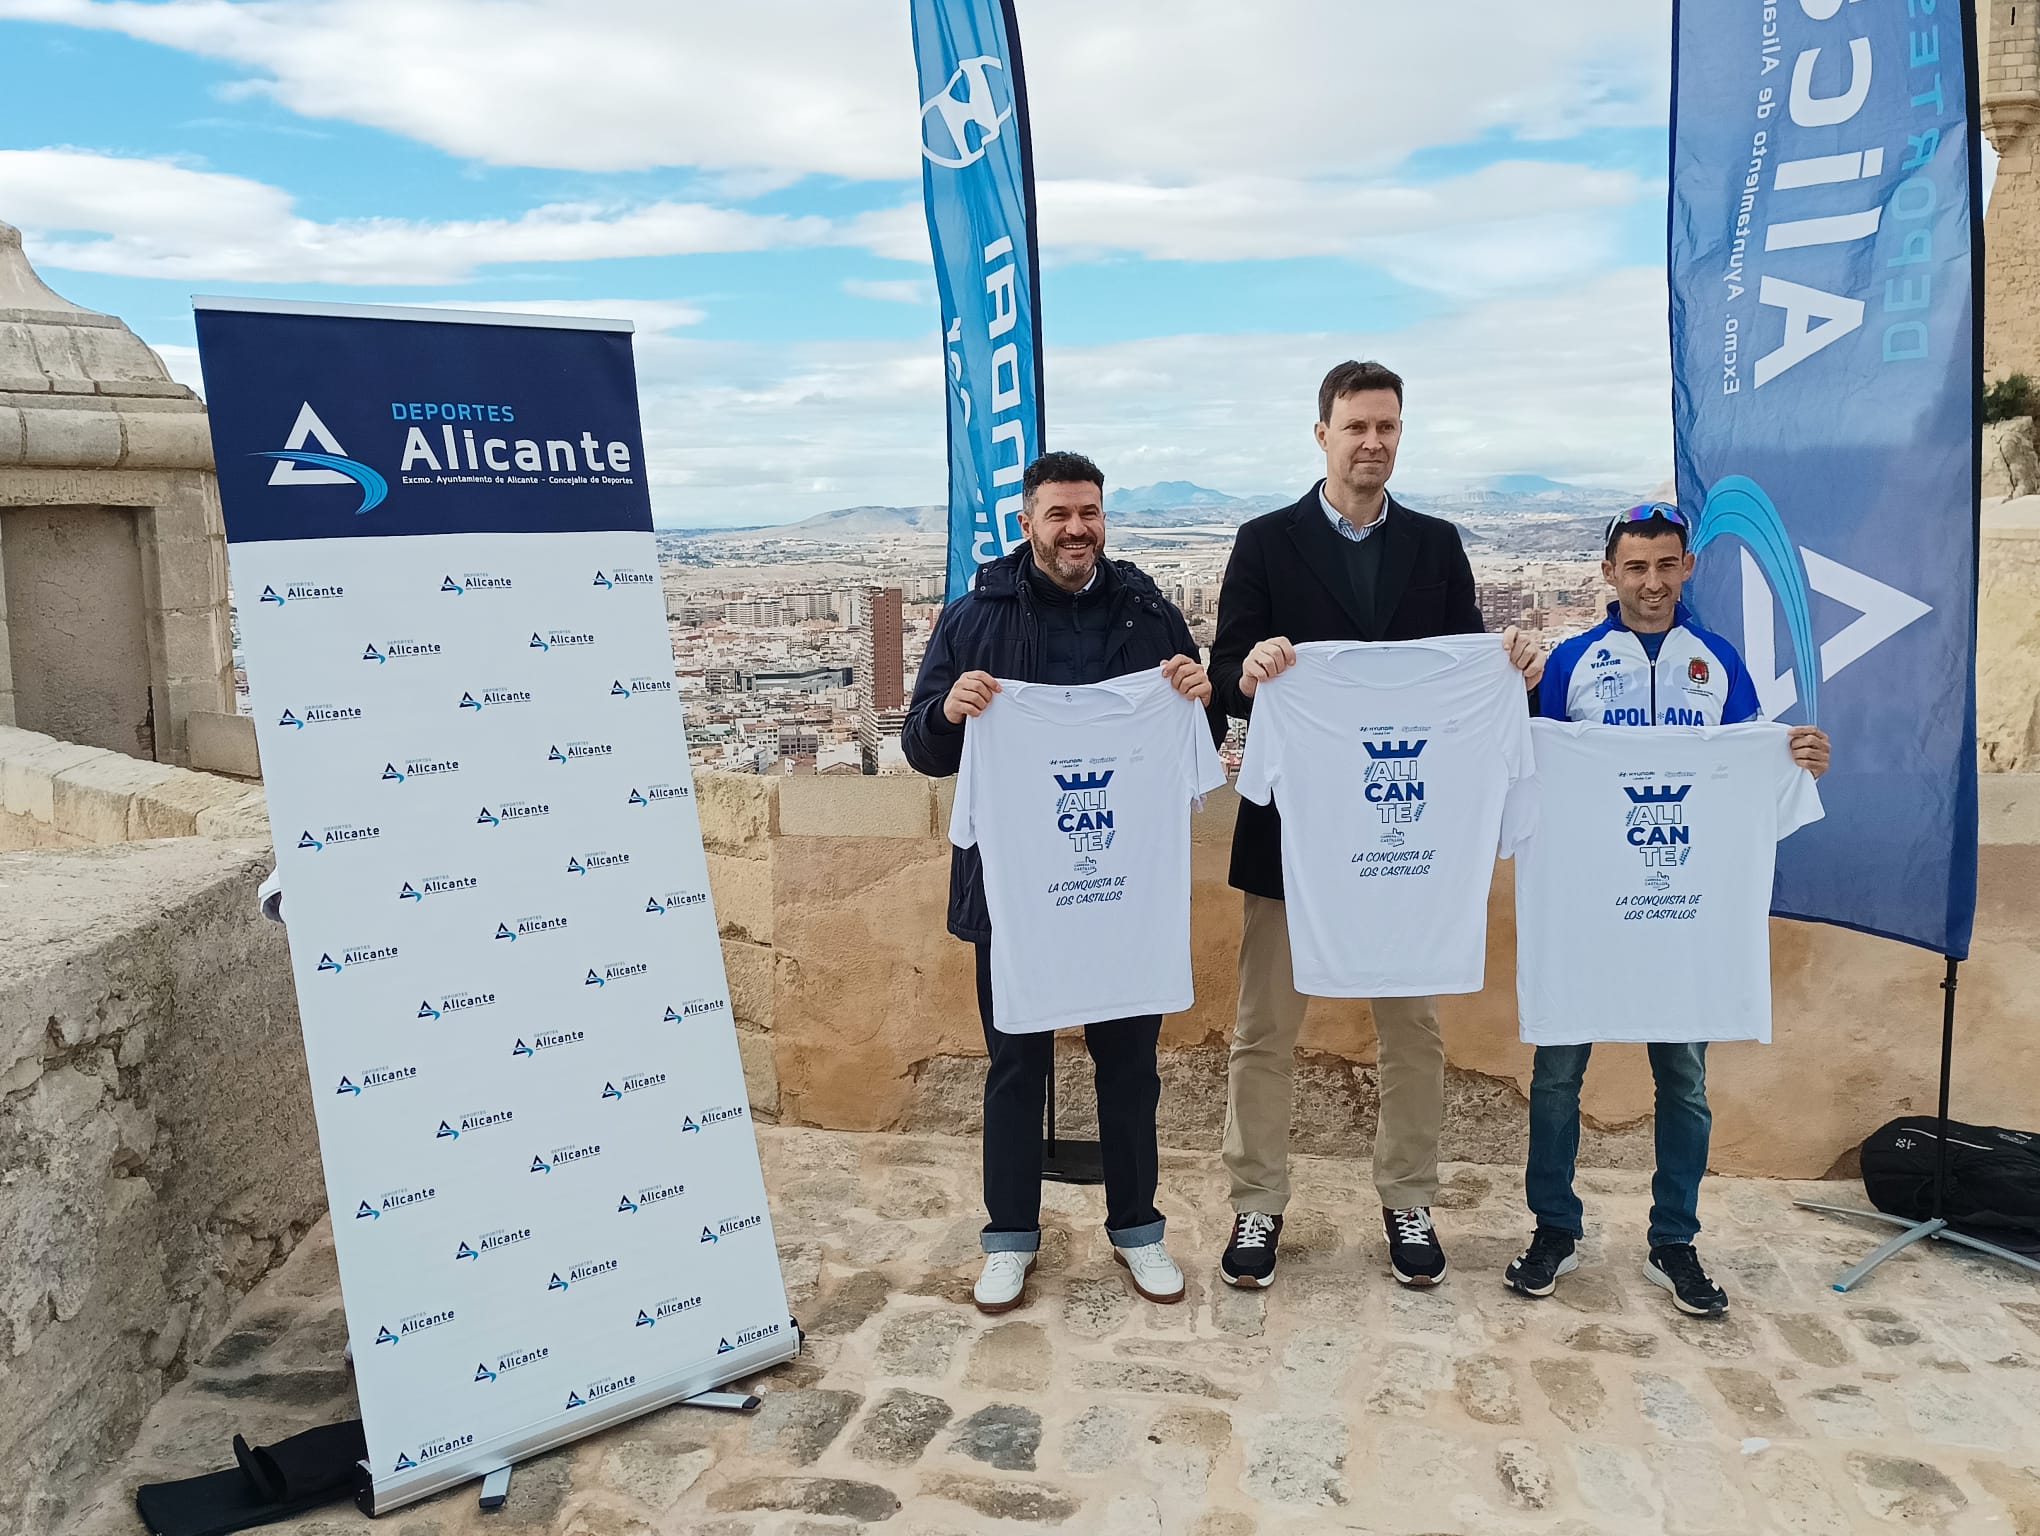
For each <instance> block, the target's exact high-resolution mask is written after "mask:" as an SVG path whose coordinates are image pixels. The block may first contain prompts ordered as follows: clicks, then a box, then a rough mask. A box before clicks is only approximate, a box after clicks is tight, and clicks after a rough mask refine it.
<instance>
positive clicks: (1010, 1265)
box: [970, 1248, 1034, 1312]
mask: <svg viewBox="0 0 2040 1536" xmlns="http://www.w3.org/2000/svg"><path fill="white" fill-rule="evenodd" d="M1032 1268H1034V1255H1033V1254H1031V1253H1016V1252H1014V1251H1013V1250H1012V1249H1010V1248H1008V1249H1002V1250H1000V1251H999V1252H998V1253H988V1254H986V1255H985V1268H984V1273H982V1274H981V1275H979V1276H978V1282H977V1284H976V1285H975V1286H974V1287H973V1288H972V1289H971V1293H970V1299H971V1300H972V1301H974V1302H976V1303H977V1309H978V1311H980V1312H1010V1311H1012V1310H1013V1309H1014V1308H1015V1307H1017V1306H1019V1305H1020V1303H1021V1301H1022V1300H1023V1299H1025V1297H1024V1293H1025V1292H1026V1290H1027V1271H1028V1270H1030V1269H1032Z"/></svg>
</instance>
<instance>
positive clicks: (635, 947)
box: [197, 299, 799, 1513]
mask: <svg viewBox="0 0 2040 1536" xmlns="http://www.w3.org/2000/svg"><path fill="white" fill-rule="evenodd" d="M197 309H198V314H197V323H198V344H199V354H200V359H201V362H202V364H203V366H204V370H205V382H206V398H207V404H208V406H209V408H210V411H211V415H212V433H213V447H214V453H215V457H216V459H217V461H218V468H219V484H220V499H221V502H222V506H223V509H224V512H225V516H226V526H227V540H228V553H229V560H230V566H231V572H232V577H233V583H234V590H235V593H236V596H237V598H238V607H239V620H240V632H241V641H242V645H243V648H244V650H245V652H246V656H247V665H248V683H249V694H250V698H251V701H252V704H253V709H254V716H255V728H256V737H257V741H258V743H259V746H260V748H261V754H262V770H263V781H264V787H265V789H266V791H267V794H268V800H269V819H270V827H271V829H272V831H273V833H274V836H275V841H276V858H277V864H278V868H279V871H280V873H281V875H282V878H283V890H284V905H283V916H284V919H285V921H286V923H287V925H288V928H289V932H290V954H291V967H292V971H293V973H294V977H295V981H296V986H297V997H298V1011H299V1015H300V1017H301V1018H302V1020H303V1025H304V1040H305V1056H306V1060H307V1063H308V1065H309V1067H310V1070H311V1078H312V1094H313V1103H314V1105H315V1107H316V1110H317V1114H318V1127H319V1146H320V1151H321V1155H322V1157H323V1159H324V1162H325V1173H326V1190H327V1196H328V1200H329V1202H330V1205H331V1209H332V1214H333V1237H334V1243H335V1246H336V1247H337V1248H338V1250H339V1260H340V1281H341V1289H342V1293H343V1296H344V1299H345V1303H346V1311H347V1326H348V1333H349V1336H350V1338H351V1340H352V1342H353V1349H354V1367H355V1378H356V1384H357V1386H358V1388H359V1391H360V1399H361V1411H362V1418H363V1420H364V1423H365V1426H366V1429H367V1436H368V1449H369V1461H368V1463H367V1465H366V1469H365V1477H364V1481H365V1486H364V1488H363V1490H362V1502H363V1504H364V1507H366V1508H368V1509H369V1510H370V1512H371V1513H379V1512H382V1511H386V1510H389V1509H392V1508H395V1507H397V1506H399V1505H402V1504H406V1503H409V1502H411V1501H412V1500H415V1499H419V1498H423V1497H424V1496H426V1495H428V1494H431V1493H434V1492H437V1491H438V1490H440V1489H443V1488H446V1487H449V1486H452V1485H454V1484H456V1483H459V1482H461V1481H464V1480H466V1479H469V1478H474V1477H479V1476H482V1475H483V1474H485V1473H487V1472H490V1471H492V1470H495V1469H497V1468H500V1467H503V1466H506V1465H509V1464H511V1463H514V1462H516V1461H519V1460H522V1459H524V1458H526V1457H528V1456H530V1455H533V1454H535V1453H536V1452H538V1451H541V1450H544V1449H546V1448H547V1447H550V1446H554V1445H559V1444H561V1443H563V1442H566V1441H569V1440H572V1439H576V1438H578V1437H579V1436H581V1435H585V1434H588V1433H590V1432H591V1431H593V1430H597V1429H600V1428H603V1427H604V1426H606V1425H609V1424H613V1423H616V1422H618V1421H619V1420H622V1419H625V1418H629V1417H632V1416H634V1415H636V1414H640V1413H643V1412H645V1411H647V1410H648V1409H651V1408H655V1407H658V1406H660V1405H662V1404H665V1403H670V1402H673V1401H675V1400H677V1399H681V1398H686V1397H689V1396H692V1395H693V1394H695V1393H697V1392H701V1391H705V1390H708V1389H709V1388H712V1387H715V1386H718V1385H720V1384H722V1383H724V1382H727V1381H729V1380H731V1379H733V1378H735V1377H737V1376H741V1375H745V1374H748V1373H750V1372H753V1371H756V1370H758V1369H759V1368H760V1367H762V1366H765V1365H769V1364H771V1363H773V1362H775V1361H779V1360H783V1359H786V1358H787V1357H789V1356H791V1355H793V1354H794V1353H795V1352H796V1350H797V1349H798V1347H799V1341H798V1336H797V1333H796V1331H795V1329H794V1328H793V1326H792V1325H791V1323H790V1322H789V1320H788V1317H787V1309H786V1295H785V1290H784V1287H783V1285H782V1283H781V1280H780V1272H779V1264H778V1257H777V1254H776V1251H775V1249H774V1245H773V1238H772V1222H771V1218H770V1216H769V1215H768V1213H767V1211H766V1205H765V1187H764V1180H763V1177H762V1175H761V1172H760V1169H759V1164H758V1152H757V1144H756V1140H755V1137H754V1134H753V1131H752V1127H751V1122H750V1116H749V1113H748V1110H747V1108H746V1102H747V1101H746V1094H745V1090H744V1075H743V1069H742V1066H741V1063H740V1062H739V1059H738V1054H737V1041H736V1035H735V1031H734V1026H733V1024H732V1022H731V1017H730V1002H729V992H728V987H727V984H726V982H725V979H724V975H723V966H722V953H721V949H720V946H719V943H718V939H717V930H716V920H715V913H714V909H713V904H712V903H711V901H710V899H709V892H708V873H707V864H706V860H705V858H704V856H703V853H702V846H701V828H700V823H699V820H698V818H697V815H696V808H695V802H694V792H693V785H692V779H691V775H690V773H689V769H688V760H687V742H686V737H685V734H684V732H683V729H682V723H681V709H680V705H679V701H678V699H677V698H676V696H675V693H674V679H673V654H672V649H671V644H670V641H669V640H668V637H667V629H666V612H665V604H664V601H663V597H662V593H661V587H660V581H659V572H658V564H657V553H656V550H655V548H654V546H653V542H652V534H651V507H650V501H649V499H648V496H647V491H646V476H645V466H644V443H643V438H642V435H641V433H640V431H639V425H638V407H637V390H636V381H635V375H634V372H633V369H632V363H631V349H630V337H629V335H628V334H627V333H628V331H629V326H628V324H627V323H624V322H588V321H567V320H556V319H551V318H547V317H529V318H526V317H517V316H506V315H495V314H488V315H480V314H461V313H458V312H446V311H438V312H435V311H429V310H402V309H387V310H383V309H369V308H357V307H344V308H343V307H330V308H328V307H314V306H309V305H297V304H286V303H271V302H266V301H240V300H229V299H201V300H199V301H197Z"/></svg>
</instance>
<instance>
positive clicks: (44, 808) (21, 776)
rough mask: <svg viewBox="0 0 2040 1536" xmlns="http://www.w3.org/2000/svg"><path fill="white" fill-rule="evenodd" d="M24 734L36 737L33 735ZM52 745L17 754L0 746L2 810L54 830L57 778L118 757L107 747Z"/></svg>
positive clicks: (69, 744)
mask: <svg viewBox="0 0 2040 1536" xmlns="http://www.w3.org/2000/svg"><path fill="white" fill-rule="evenodd" d="M24 734H27V735H33V734H34V733H33V732H25V733H24ZM43 739H44V740H45V741H49V745H47V746H40V747H35V746H32V747H25V748H23V749H22V750H21V751H19V752H18V753H17V752H14V751H10V750H8V749H7V748H6V746H5V744H0V810H5V811H6V812H7V813H8V814H9V815H10V816H28V817H32V818H33V819H34V820H36V821H40V822H43V823H45V824H47V825H49V826H51V827H54V826H55V825H56V820H57V817H56V810H55V800H56V777H57V775H58V774H60V773H62V772H64V771H65V770H66V769H69V768H75V767H77V766H78V765H79V764H81V763H89V762H91V761H92V760H93V759H94V758H97V757H113V756H115V755H116V754H114V753H112V752H109V751H107V750H106V748H104V747H84V746H80V745H78V744H77V743H76V742H72V741H50V740H49V738H48V737H45V738H43Z"/></svg>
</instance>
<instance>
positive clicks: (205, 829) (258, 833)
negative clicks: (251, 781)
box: [198, 789, 269, 843]
mask: <svg viewBox="0 0 2040 1536" xmlns="http://www.w3.org/2000/svg"><path fill="white" fill-rule="evenodd" d="M198 835H199V836H200V837H218V838H225V839H229V840H232V841H234V842H258V843H266V842H268V841H269V801H268V799H267V798H266V797H265V796H264V795H263V793H262V791H261V790H259V789H257V790H251V791H249V792H248V793H246V794H244V795H242V796H241V798H240V799H238V800H230V801H228V802H227V803H226V804H225V805H216V806H213V807H212V808H211V809H209V810H204V811H200V812H199V813H198Z"/></svg>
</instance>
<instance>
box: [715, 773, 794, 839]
mask: <svg viewBox="0 0 2040 1536" xmlns="http://www.w3.org/2000/svg"><path fill="white" fill-rule="evenodd" d="M779 789H780V781H779V780H778V779H768V778H764V777H762V776H761V775H759V774H755V773H697V774H696V775H695V776H694V803H695V806H696V808H697V810H698V811H699V813H700V816H701V841H702V845H703V846H704V847H705V848H707V849H708V851H709V852H711V853H721V854H727V855H730V856H732V857H735V858H751V859H764V858H769V857H770V856H771V853H772V839H773V836H774V835H775V834H776V833H777V832H778V830H779Z"/></svg>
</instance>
